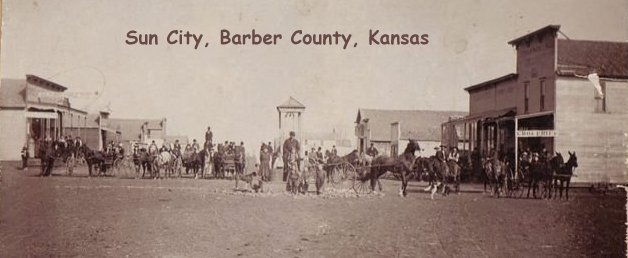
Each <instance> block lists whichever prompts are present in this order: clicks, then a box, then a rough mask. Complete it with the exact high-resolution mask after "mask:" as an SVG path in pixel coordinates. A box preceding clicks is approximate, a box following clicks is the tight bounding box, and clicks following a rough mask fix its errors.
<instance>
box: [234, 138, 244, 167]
mask: <svg viewBox="0 0 628 258" xmlns="http://www.w3.org/2000/svg"><path fill="white" fill-rule="evenodd" d="M234 151H235V157H236V160H235V166H236V172H237V173H238V174H242V173H244V167H245V164H246V158H245V156H246V151H245V148H244V142H240V146H235V147H234Z"/></svg>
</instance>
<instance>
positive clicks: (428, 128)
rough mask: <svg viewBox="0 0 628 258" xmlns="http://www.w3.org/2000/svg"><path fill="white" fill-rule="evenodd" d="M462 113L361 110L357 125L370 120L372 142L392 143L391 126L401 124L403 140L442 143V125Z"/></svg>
mask: <svg viewBox="0 0 628 258" xmlns="http://www.w3.org/2000/svg"><path fill="white" fill-rule="evenodd" d="M467 114H468V113H467V112H462V111H431V110H381V109H359V110H358V116H357V118H356V123H360V122H361V121H363V120H364V119H368V124H369V128H370V131H371V141H390V129H391V127H390V124H391V123H394V122H399V124H400V127H401V135H400V138H401V139H402V140H408V139H412V140H419V141H440V138H441V137H440V136H441V124H442V123H444V122H446V121H448V120H449V118H450V117H454V116H460V117H462V116H466V115H467Z"/></svg>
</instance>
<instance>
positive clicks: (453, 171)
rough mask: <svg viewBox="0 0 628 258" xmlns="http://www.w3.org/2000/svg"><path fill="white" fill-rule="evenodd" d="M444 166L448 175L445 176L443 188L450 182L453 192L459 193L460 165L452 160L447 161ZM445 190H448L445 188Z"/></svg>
mask: <svg viewBox="0 0 628 258" xmlns="http://www.w3.org/2000/svg"><path fill="white" fill-rule="evenodd" d="M446 164H447V167H448V168H449V170H448V172H449V173H447V174H446V175H445V186H447V184H448V183H449V181H451V183H452V184H453V185H454V191H455V192H456V193H460V165H459V164H458V162H456V161H455V160H453V159H450V160H448V161H447V163H446ZM445 189H449V188H448V187H445Z"/></svg>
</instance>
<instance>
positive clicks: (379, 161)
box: [359, 140, 420, 196]
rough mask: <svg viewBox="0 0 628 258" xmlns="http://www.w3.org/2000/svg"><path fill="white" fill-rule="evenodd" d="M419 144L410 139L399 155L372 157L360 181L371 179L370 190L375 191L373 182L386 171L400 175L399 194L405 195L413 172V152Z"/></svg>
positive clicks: (417, 148) (414, 159)
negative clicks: (368, 168)
mask: <svg viewBox="0 0 628 258" xmlns="http://www.w3.org/2000/svg"><path fill="white" fill-rule="evenodd" d="M419 149H420V147H419V144H418V143H417V142H416V141H414V140H410V141H409V142H408V144H407V145H406V149H405V150H404V151H403V153H402V154H401V155H399V157H396V158H393V157H388V156H386V155H379V156H376V157H375V158H373V162H372V163H371V167H370V170H369V171H368V173H367V174H365V175H364V176H361V177H360V178H359V180H361V181H367V180H370V181H371V190H372V191H375V184H376V183H377V181H378V180H379V178H380V177H381V176H382V175H383V174H385V173H386V172H388V171H391V172H393V173H395V174H398V175H401V188H400V189H399V195H401V196H406V195H407V192H406V188H407V187H408V179H409V176H410V174H411V173H413V169H414V163H415V161H416V157H415V156H414V153H415V152H416V151H417V150H419Z"/></svg>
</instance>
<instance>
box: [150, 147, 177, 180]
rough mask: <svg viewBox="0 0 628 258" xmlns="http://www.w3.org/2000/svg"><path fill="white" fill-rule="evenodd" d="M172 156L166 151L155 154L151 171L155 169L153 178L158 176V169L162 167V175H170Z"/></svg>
mask: <svg viewBox="0 0 628 258" xmlns="http://www.w3.org/2000/svg"><path fill="white" fill-rule="evenodd" d="M173 163H174V158H173V156H172V154H170V152H168V151H162V152H160V153H159V154H157V157H156V158H155V159H154V160H153V171H155V172H154V173H155V178H158V177H159V171H160V170H161V169H162V168H163V169H164V176H165V177H170V174H171V173H172V172H173V167H172V165H173Z"/></svg>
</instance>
